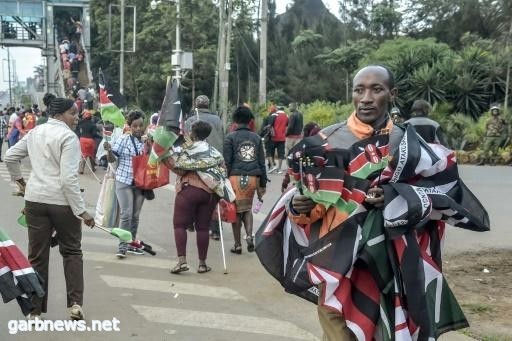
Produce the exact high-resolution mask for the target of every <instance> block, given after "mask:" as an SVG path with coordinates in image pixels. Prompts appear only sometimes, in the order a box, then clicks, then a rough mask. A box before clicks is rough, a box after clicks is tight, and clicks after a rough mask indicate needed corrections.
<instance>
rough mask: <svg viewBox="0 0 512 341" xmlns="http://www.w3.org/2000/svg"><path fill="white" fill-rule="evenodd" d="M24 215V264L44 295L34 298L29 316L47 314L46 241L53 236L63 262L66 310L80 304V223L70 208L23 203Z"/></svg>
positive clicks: (47, 249)
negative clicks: (38, 278)
mask: <svg viewBox="0 0 512 341" xmlns="http://www.w3.org/2000/svg"><path fill="white" fill-rule="evenodd" d="M25 214H26V219H27V225H28V260H29V262H30V264H32V267H33V268H34V270H35V271H37V272H38V273H39V275H40V276H41V277H42V278H43V280H44V290H45V292H46V295H45V296H44V297H42V298H39V297H35V298H33V299H32V303H33V304H34V306H35V308H34V310H33V312H32V313H33V314H41V313H45V312H46V311H47V303H48V266H49V264H48V263H49V259H50V240H51V237H52V233H53V231H54V230H55V231H56V232H57V240H58V242H59V252H60V254H61V255H62V260H63V262H64V277H65V279H66V292H67V307H68V308H69V307H71V306H72V305H73V304H75V303H76V304H79V305H82V304H83V294H84V274H83V260H82V250H81V241H82V223H81V221H80V220H79V219H78V218H77V217H76V216H75V215H74V214H73V211H72V210H71V207H69V206H62V205H52V204H43V203H38V202H31V201H25Z"/></svg>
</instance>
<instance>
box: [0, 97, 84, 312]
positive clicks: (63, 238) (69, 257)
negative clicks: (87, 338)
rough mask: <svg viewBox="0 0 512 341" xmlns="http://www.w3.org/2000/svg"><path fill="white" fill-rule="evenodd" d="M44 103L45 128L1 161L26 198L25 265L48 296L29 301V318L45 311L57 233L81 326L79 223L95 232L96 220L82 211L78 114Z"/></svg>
mask: <svg viewBox="0 0 512 341" xmlns="http://www.w3.org/2000/svg"><path fill="white" fill-rule="evenodd" d="M43 102H44V104H45V105H46V106H47V111H48V113H49V115H50V118H49V119H48V122H47V123H46V124H42V125H39V126H36V127H35V128H34V129H32V130H31V131H30V132H29V133H28V134H27V135H26V136H25V137H23V138H22V139H21V140H20V141H19V142H18V143H17V144H16V145H15V146H13V147H11V148H10V149H9V150H8V151H7V153H6V156H5V163H6V165H7V168H8V170H9V173H10V174H11V177H12V179H13V180H14V181H16V183H17V184H18V186H19V187H20V189H21V191H22V192H24V195H25V215H26V220H27V225H28V259H29V261H30V263H31V264H32V267H33V268H34V270H35V271H37V272H38V273H39V275H40V276H41V277H42V278H43V280H44V289H45V292H46V295H45V296H44V297H42V298H38V297H34V298H32V303H33V305H34V309H33V310H32V312H31V314H30V317H31V318H39V316H40V315H41V313H45V312H46V311H47V301H48V263H49V256H50V240H51V238H52V234H53V232H54V230H55V231H56V232H57V234H56V240H57V242H58V243H59V251H60V254H61V255H62V258H63V259H64V275H65V278H66V292H67V307H68V308H69V316H70V318H71V319H75V320H79V319H83V318H84V313H83V310H82V305H83V291H84V276H83V261H82V250H81V239H82V229H81V220H80V219H79V218H78V217H80V218H81V219H82V220H83V221H84V222H85V224H86V225H88V226H90V227H94V218H93V217H91V216H90V215H89V213H87V211H86V210H85V203H84V200H83V198H82V195H81V193H80V185H79V183H78V164H79V163H80V143H79V142H78V138H77V136H76V134H75V133H74V132H73V130H74V128H75V127H76V125H77V124H78V111H77V108H76V106H75V104H74V102H73V101H72V100H69V99H66V98H57V97H55V96H54V95H52V94H46V95H45V96H44V98H43ZM27 156H29V157H30V162H31V164H32V171H31V173H30V177H29V179H28V182H27V183H26V184H25V180H24V179H23V177H22V174H21V170H20V162H19V161H20V160H22V159H24V158H25V157H27Z"/></svg>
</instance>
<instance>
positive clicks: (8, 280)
mask: <svg viewBox="0 0 512 341" xmlns="http://www.w3.org/2000/svg"><path fill="white" fill-rule="evenodd" d="M41 282H42V280H41V278H40V277H39V275H38V274H37V273H36V272H34V269H32V266H31V265H30V263H29V262H28V260H27V258H26V257H25V256H24V255H23V253H22V252H21V251H20V249H19V248H18V247H17V246H16V245H15V244H14V243H13V241H12V240H11V239H10V237H9V236H8V235H7V233H5V232H4V231H3V230H2V229H0V294H1V296H2V299H3V301H4V303H7V302H9V301H11V300H13V299H14V298H16V300H17V301H18V304H19V305H20V308H21V311H22V312H23V315H28V314H29V313H30V312H31V310H32V309H33V306H32V303H31V300H30V298H31V296H32V295H37V296H38V297H43V296H44V294H45V293H44V290H43V287H42V286H41V284H42V283H41Z"/></svg>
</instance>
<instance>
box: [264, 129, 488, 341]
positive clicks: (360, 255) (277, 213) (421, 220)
mask: <svg viewBox="0 0 512 341" xmlns="http://www.w3.org/2000/svg"><path fill="white" fill-rule="evenodd" d="M393 129H401V130H403V132H402V133H403V136H402V138H401V140H400V143H399V145H398V146H397V147H395V148H393V151H391V148H390V146H389V135H377V136H372V137H370V138H368V139H365V140H361V141H359V142H357V143H355V144H354V145H352V146H351V148H349V149H334V148H331V146H329V144H328V142H327V140H326V139H324V138H323V137H322V136H321V135H320V136H315V137H310V138H306V139H304V140H303V141H302V142H300V143H299V144H297V145H296V146H295V147H294V148H293V149H292V150H291V152H290V154H289V156H288V163H289V166H290V168H289V173H290V174H291V176H292V177H293V178H294V180H295V181H296V187H295V188H292V189H290V190H289V191H288V192H286V193H284V194H283V196H282V197H281V198H280V199H279V200H278V202H277V203H276V204H275V206H274V207H273V209H272V210H271V212H270V214H269V215H268V216H267V218H266V219H265V221H264V222H263V224H262V226H261V227H260V229H259V230H258V232H257V234H256V252H257V255H258V257H259V259H260V261H261V263H262V264H263V266H264V267H265V268H266V269H267V271H268V272H269V273H270V274H271V275H272V276H274V277H275V278H276V279H277V280H278V281H279V282H280V283H281V285H282V286H283V287H284V288H285V290H286V291H287V292H290V293H292V294H295V295H298V296H300V297H302V298H305V299H307V300H309V301H311V302H313V303H316V304H320V305H323V306H325V307H329V308H330V309H333V310H336V311H338V312H340V314H343V316H344V317H345V319H346V323H347V326H348V327H349V328H350V329H351V331H352V332H353V333H354V335H355V336H356V338H357V340H359V341H363V340H365V341H370V340H386V341H387V340H429V339H436V338H437V337H439V335H441V334H442V333H445V332H447V331H450V330H456V329H460V328H464V327H466V326H468V323H467V321H466V318H465V317H464V314H463V312H462V310H461V308H460V306H459V304H458V303H457V301H456V299H455V297H454V295H453V293H452V292H451V290H450V288H449V286H448V284H447V282H446V280H445V278H444V276H443V273H442V262H441V245H442V241H443V239H444V236H445V229H446V225H445V224H446V223H447V224H450V225H452V226H456V227H460V228H464V229H469V230H474V231H487V230H489V217H488V215H487V212H486V211H485V209H484V207H483V206H482V205H481V203H480V202H479V201H478V200H477V199H476V197H475V196H474V195H473V194H472V193H471V192H470V191H469V189H468V188H467V187H466V186H465V185H464V183H463V182H462V180H461V179H460V178H459V175H458V170H457V164H456V157H455V153H454V152H453V151H451V150H449V149H447V148H445V147H443V146H442V145H436V144H427V143H425V141H423V140H422V139H421V138H419V137H418V135H417V134H416V132H415V131H414V129H413V128H412V127H411V126H405V128H404V127H398V126H394V127H393ZM377 185H378V186H380V187H381V188H383V190H384V193H385V196H384V198H385V203H384V207H383V208H382V209H375V208H373V206H369V205H367V204H365V202H364V199H365V194H366V192H367V190H368V188H370V187H372V186H377ZM299 192H300V193H303V194H304V195H306V196H308V197H310V198H312V199H313V200H314V201H315V202H316V203H317V208H319V209H318V210H317V208H315V212H321V213H322V214H323V215H322V219H317V220H314V219H311V220H312V222H310V223H309V224H300V223H299V222H298V219H295V217H296V216H295V217H294V216H293V215H290V214H289V213H290V202H291V199H292V197H293V196H294V194H295V193H299ZM315 214H316V213H315ZM313 215H314V214H313V212H312V213H311V217H313ZM319 289H320V290H319Z"/></svg>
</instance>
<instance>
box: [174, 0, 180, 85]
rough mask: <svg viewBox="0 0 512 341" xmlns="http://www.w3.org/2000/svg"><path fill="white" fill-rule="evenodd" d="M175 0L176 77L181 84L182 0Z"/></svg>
mask: <svg viewBox="0 0 512 341" xmlns="http://www.w3.org/2000/svg"><path fill="white" fill-rule="evenodd" d="M175 2H176V50H175V51H174V52H175V53H176V59H177V64H176V67H175V69H174V78H175V79H176V81H177V82H178V85H180V82H181V34H180V20H181V16H180V0H175Z"/></svg>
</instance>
